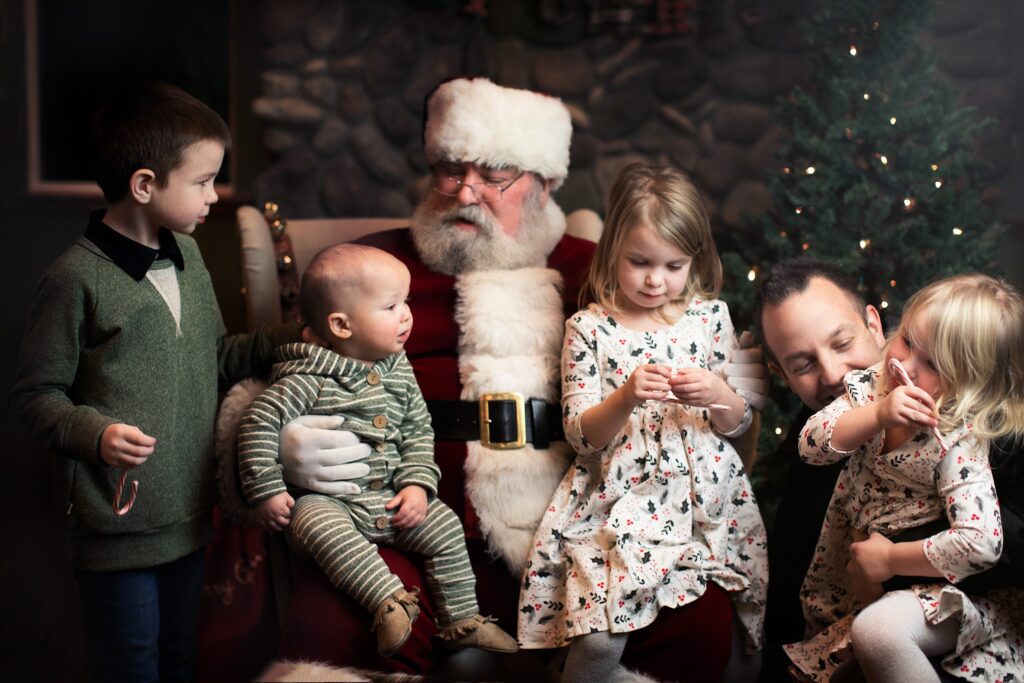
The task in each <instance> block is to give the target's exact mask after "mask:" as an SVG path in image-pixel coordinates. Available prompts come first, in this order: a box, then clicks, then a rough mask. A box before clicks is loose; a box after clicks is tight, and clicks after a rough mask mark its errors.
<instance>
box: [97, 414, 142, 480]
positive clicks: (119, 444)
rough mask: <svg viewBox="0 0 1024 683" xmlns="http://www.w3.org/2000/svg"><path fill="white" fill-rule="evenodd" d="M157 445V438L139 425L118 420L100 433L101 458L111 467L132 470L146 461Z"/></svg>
mask: <svg viewBox="0 0 1024 683" xmlns="http://www.w3.org/2000/svg"><path fill="white" fill-rule="evenodd" d="M155 446H156V439H154V438H153V437H151V436H148V435H146V434H143V433H142V430H141V429H139V428H138V427H132V426H131V425H126V424H124V423H123V422H117V423H114V424H112V425H110V426H109V427H107V428H106V429H104V430H103V433H102V434H101V435H100V458H102V459H103V462H105V463H107V464H108V465H110V466H111V467H116V468H118V469H119V470H130V469H131V468H133V467H138V466H139V465H141V464H142V463H144V462H146V458H148V457H149V456H151V455H152V454H153V449H154V447H155Z"/></svg>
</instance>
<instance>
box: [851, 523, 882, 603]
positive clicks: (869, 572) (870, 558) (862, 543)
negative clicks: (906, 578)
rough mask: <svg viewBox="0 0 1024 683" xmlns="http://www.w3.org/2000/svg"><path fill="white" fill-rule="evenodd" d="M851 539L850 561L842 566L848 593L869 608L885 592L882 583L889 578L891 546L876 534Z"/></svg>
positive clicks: (856, 534) (857, 534)
mask: <svg viewBox="0 0 1024 683" xmlns="http://www.w3.org/2000/svg"><path fill="white" fill-rule="evenodd" d="M853 537H854V542H853V543H851V544H850V561H849V562H847V563H846V578H847V582H848V584H849V587H850V591H851V592H852V593H853V594H854V595H855V596H856V597H857V599H858V600H860V602H861V604H862V605H869V604H871V603H872V602H874V601H875V600H877V599H878V598H880V597H882V594H883V593H884V592H885V589H884V588H882V582H884V581H888V580H889V579H891V578H892V577H893V571H892V563H891V562H890V550H891V549H892V545H893V544H892V541H890V540H889V539H888V538H886V537H885V536H883V535H882V534H880V533H878V532H877V531H876V532H873V533H872V534H871V535H870V536H868V537H866V538H865V537H864V534H863V532H855V533H854V534H853Z"/></svg>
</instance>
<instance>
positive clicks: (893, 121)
mask: <svg viewBox="0 0 1024 683" xmlns="http://www.w3.org/2000/svg"><path fill="white" fill-rule="evenodd" d="M889 123H890V124H892V125H894V126H895V125H896V117H895V116H891V117H889Z"/></svg>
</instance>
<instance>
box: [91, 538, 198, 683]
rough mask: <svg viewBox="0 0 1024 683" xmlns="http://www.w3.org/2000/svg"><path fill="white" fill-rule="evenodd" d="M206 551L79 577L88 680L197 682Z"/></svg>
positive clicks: (133, 682) (104, 681)
mask: <svg viewBox="0 0 1024 683" xmlns="http://www.w3.org/2000/svg"><path fill="white" fill-rule="evenodd" d="M204 551H205V548H200V549H199V550H196V551H195V552H193V553H191V554H189V555H186V556H185V557H182V558H180V559H178V560H174V561H173V562H168V563H167V564H162V565H158V566H156V567H147V568H145V569H131V570H125V571H112V572H91V571H79V572H77V573H76V575H77V578H78V588H79V592H80V593H81V600H82V615H83V617H82V618H83V625H84V628H85V640H86V655H87V658H88V660H89V680H90V681H97V682H102V683H106V682H107V681H111V682H120V681H124V682H125V683H128V682H131V683H140V682H143V683H150V682H151V681H161V682H172V681H175V682H179V681H180V682H182V683H186V682H188V681H194V680H195V679H196V636H197V632H198V630H199V599H200V591H201V590H202V585H203V556H204Z"/></svg>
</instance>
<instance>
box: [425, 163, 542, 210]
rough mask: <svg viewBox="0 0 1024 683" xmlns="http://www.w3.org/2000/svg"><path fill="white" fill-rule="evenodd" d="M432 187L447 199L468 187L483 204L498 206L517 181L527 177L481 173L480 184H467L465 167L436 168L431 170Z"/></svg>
mask: <svg viewBox="0 0 1024 683" xmlns="http://www.w3.org/2000/svg"><path fill="white" fill-rule="evenodd" d="M430 174H431V185H432V187H433V188H434V192H436V193H438V194H443V195H444V196H446V197H456V196H458V194H459V192H461V191H462V188H463V187H468V188H469V189H470V191H472V192H473V196H474V197H476V198H477V199H478V200H479V201H481V202H487V203H489V204H496V203H497V202H500V201H501V198H502V197H503V196H505V190H507V189H508V188H510V187H512V186H513V185H515V183H516V181H517V180H519V179H520V178H522V177H523V176H524V175H526V174H525V173H523V172H520V173H519V174H518V175H516V176H515V177H514V178H497V177H493V176H489V175H488V173H487V172H486V171H483V172H481V174H480V177H481V178H482V180H481V181H480V182H479V183H467V182H465V180H466V171H465V169H464V168H463V167H461V166H457V167H454V168H453V167H450V166H434V167H432V168H431V169H430Z"/></svg>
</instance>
